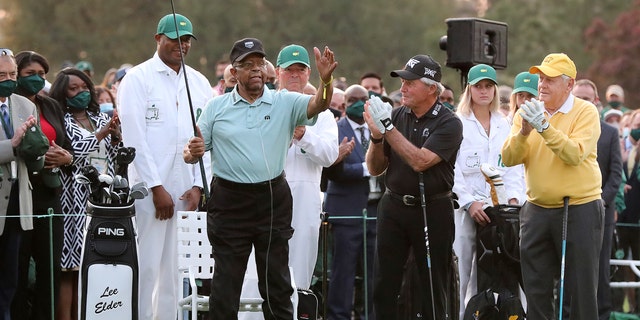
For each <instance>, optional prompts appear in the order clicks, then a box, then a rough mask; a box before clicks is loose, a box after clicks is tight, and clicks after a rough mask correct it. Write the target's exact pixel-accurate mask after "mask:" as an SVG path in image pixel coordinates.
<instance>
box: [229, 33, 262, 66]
mask: <svg viewBox="0 0 640 320" xmlns="http://www.w3.org/2000/svg"><path fill="white" fill-rule="evenodd" d="M252 53H258V54H260V55H261V56H263V57H266V56H267V54H266V53H265V52H264V48H263V47H262V42H260V40H258V39H255V38H244V39H241V40H238V41H236V42H235V43H234V44H233V48H231V53H230V54H229V60H231V63H234V62H236V61H241V60H242V59H244V58H245V57H246V56H248V55H250V54H252Z"/></svg>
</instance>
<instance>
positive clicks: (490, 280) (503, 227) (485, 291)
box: [464, 205, 525, 320]
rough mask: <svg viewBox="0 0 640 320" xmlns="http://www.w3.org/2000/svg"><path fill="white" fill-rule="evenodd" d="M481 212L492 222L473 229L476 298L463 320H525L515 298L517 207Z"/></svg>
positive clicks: (519, 281) (518, 282)
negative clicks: (474, 237)
mask: <svg viewBox="0 0 640 320" xmlns="http://www.w3.org/2000/svg"><path fill="white" fill-rule="evenodd" d="M484 212H485V213H486V214H487V215H488V216H489V219H491V223H490V224H487V225H485V226H480V225H476V257H477V261H478V263H477V266H478V268H477V270H478V279H477V281H478V282H477V285H478V294H476V295H475V296H473V297H472V298H471V300H470V301H469V304H468V305H467V307H466V309H465V315H464V319H465V320H467V319H479V320H484V319H487V320H489V319H500V320H502V319H505V320H506V319H509V320H511V319H514V320H520V319H524V316H525V314H524V310H523V308H522V303H521V301H520V298H519V297H518V295H519V293H520V290H519V285H522V273H521V272H520V218H519V212H520V206H512V205H499V206H495V207H488V208H486V209H485V210H484Z"/></svg>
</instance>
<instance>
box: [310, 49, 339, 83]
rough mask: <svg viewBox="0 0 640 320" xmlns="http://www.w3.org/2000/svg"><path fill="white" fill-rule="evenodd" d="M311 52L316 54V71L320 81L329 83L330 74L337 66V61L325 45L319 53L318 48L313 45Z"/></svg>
mask: <svg viewBox="0 0 640 320" xmlns="http://www.w3.org/2000/svg"><path fill="white" fill-rule="evenodd" d="M313 53H314V54H315V56H316V66H317V67H318V73H319V74H320V78H321V79H322V82H324V83H329V82H330V81H331V75H332V74H333V71H334V70H335V69H336V67H337V66H338V62H337V61H336V60H335V56H334V54H333V51H331V50H330V49H329V47H327V46H325V47H324V51H323V52H322V53H321V52H320V49H318V48H317V47H313Z"/></svg>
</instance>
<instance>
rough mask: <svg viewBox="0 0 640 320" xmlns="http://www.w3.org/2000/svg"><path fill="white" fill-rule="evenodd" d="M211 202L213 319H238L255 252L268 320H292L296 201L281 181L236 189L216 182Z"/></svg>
mask: <svg viewBox="0 0 640 320" xmlns="http://www.w3.org/2000/svg"><path fill="white" fill-rule="evenodd" d="M211 195H212V196H211V198H210V200H209V203H208V210H207V212H208V219H207V234H208V236H209V241H211V246H212V248H213V259H214V271H213V279H212V280H211V296H210V297H209V315H210V318H211V319H216V320H218V319H220V320H229V319H237V318H238V309H239V301H240V294H241V291H242V283H243V280H244V275H245V271H246V269H247V260H248V258H249V255H250V254H251V248H252V247H255V257H256V268H257V270H258V289H259V291H260V295H261V296H262V298H263V299H264V303H263V304H262V310H263V314H264V318H265V319H287V320H291V319H293V305H292V303H291V295H292V294H293V288H292V287H291V274H290V273H289V242H288V241H289V239H290V238H291V236H292V235H293V229H292V228H291V214H292V197H291V190H290V189H289V185H288V184H287V182H286V180H285V179H284V177H283V176H280V177H279V178H276V179H274V180H272V182H270V183H261V184H251V185H249V184H237V183H233V182H229V181H226V180H221V179H217V178H216V180H215V181H214V182H213V184H212V188H211Z"/></svg>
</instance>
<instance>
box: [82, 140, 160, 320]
mask: <svg viewBox="0 0 640 320" xmlns="http://www.w3.org/2000/svg"><path fill="white" fill-rule="evenodd" d="M134 156H135V149H133V148H121V149H120V150H119V151H118V156H117V157H116V169H117V172H116V173H117V174H116V175H115V177H111V176H109V175H106V174H99V173H98V172H97V170H96V169H95V168H94V167H92V166H87V167H84V168H82V169H81V173H80V174H78V175H77V176H76V177H75V178H76V182H77V183H80V184H87V185H89V187H90V188H91V194H90V196H89V201H88V203H87V222H86V226H85V230H84V239H83V240H84V242H83V246H82V253H81V257H82V260H81V263H80V283H79V288H78V295H79V297H78V300H79V303H78V308H79V318H80V319H82V320H86V319H92V320H94V319H95V320H101V319H105V320H107V319H109V320H110V319H137V318H138V251H137V239H136V237H137V228H136V224H135V208H134V201H135V200H136V199H142V198H144V197H145V196H146V195H148V189H147V187H146V186H145V185H144V184H136V185H134V186H132V187H129V185H128V182H127V181H128V177H127V166H128V165H129V164H130V163H131V161H132V160H133V157H134Z"/></svg>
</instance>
